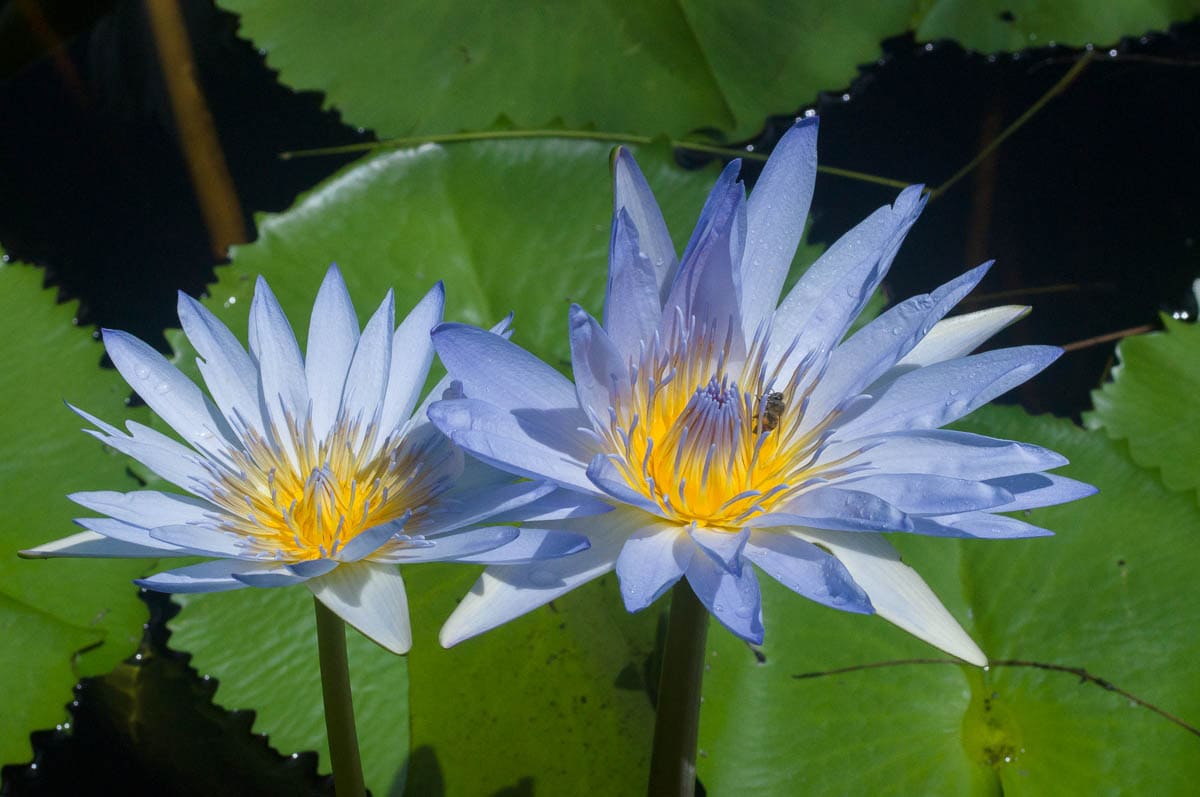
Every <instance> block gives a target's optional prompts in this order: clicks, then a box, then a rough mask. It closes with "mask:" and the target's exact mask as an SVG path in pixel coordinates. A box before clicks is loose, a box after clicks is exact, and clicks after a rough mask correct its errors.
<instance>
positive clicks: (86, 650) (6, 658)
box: [0, 262, 148, 763]
mask: <svg viewBox="0 0 1200 797" xmlns="http://www.w3.org/2000/svg"><path fill="white" fill-rule="evenodd" d="M42 277H43V275H42V272H41V270H40V269H35V268H33V267H31V266H26V265H20V264H16V263H11V262H5V263H4V264H3V265H0V339H2V340H4V341H5V355H4V368H3V369H0V392H3V395H4V396H5V397H6V399H7V400H6V405H5V409H4V413H3V415H2V416H0V430H2V433H3V439H4V446H5V448H4V456H3V457H0V491H2V492H3V495H4V496H5V506H4V520H3V523H0V628H2V629H3V634H4V646H3V650H2V651H0V680H2V681H3V683H4V684H5V687H6V688H5V698H4V710H3V714H4V723H3V729H4V730H3V733H0V762H9V763H15V762H19V761H27V760H29V758H30V756H31V755H32V750H31V748H30V746H29V733H30V731H33V730H36V729H39V728H47V727H54V726H55V725H57V724H60V723H62V722H64V721H65V720H66V719H67V712H66V708H65V707H66V704H67V703H68V702H70V700H71V687H72V686H73V685H74V683H75V682H76V681H77V680H78V679H79V678H80V677H81V676H83V675H94V674H97V673H102V672H105V671H107V670H108V669H110V668H111V667H112V666H113V665H115V664H116V663H117V662H119V661H120V660H121V659H123V658H125V657H127V656H129V655H131V654H132V653H133V652H134V650H135V649H136V648H137V645H138V642H139V640H140V639H141V637H142V624H143V623H145V621H146V618H147V613H146V608H145V606H144V605H143V604H142V603H141V602H140V601H139V600H138V599H137V587H135V586H133V584H132V583H130V582H131V580H132V579H134V578H136V577H138V576H141V575H144V573H145V571H146V569H147V567H148V564H147V563H146V562H145V561H111V560H62V559H59V560H53V561H35V562H31V561H23V560H20V559H18V558H17V557H16V552H17V551H19V550H21V549H23V548H32V547H33V546H35V545H39V544H41V543H44V542H49V541H50V540H53V539H56V538H58V537H64V536H67V535H68V534H71V533H73V532H74V531H78V530H79V529H78V528H77V527H75V526H74V524H73V523H72V518H74V517H77V516H79V515H81V514H86V513H84V512H81V511H80V509H79V507H77V506H75V505H74V504H72V503H71V502H70V501H68V500H67V498H66V495H67V493H71V492H75V491H77V490H102V489H125V490H131V489H135V488H136V487H137V483H136V482H135V480H134V479H133V478H131V477H130V476H129V475H128V473H127V472H126V463H125V460H124V458H123V457H121V456H120V455H117V454H116V453H114V452H112V451H109V450H106V449H105V448H104V447H103V446H102V445H101V444H100V443H98V442H97V441H96V440H94V439H93V438H91V437H89V436H87V435H85V434H83V433H82V432H81V431H80V428H81V427H82V426H84V425H85V424H84V423H83V422H82V421H81V420H80V419H79V418H78V416H76V415H75V414H73V413H72V412H71V411H70V410H69V409H68V408H67V407H66V406H65V405H64V403H63V402H64V401H70V402H72V403H75V404H77V405H79V406H81V407H86V408H87V409H88V410H89V411H91V412H93V413H95V414H97V415H99V416H101V417H104V418H108V419H112V420H115V419H120V418H123V417H128V416H130V415H133V416H135V417H138V418H140V419H142V420H144V413H142V412H133V413H131V411H130V410H129V408H128V407H126V406H125V398H126V397H127V396H128V395H129V389H128V388H127V387H126V386H125V383H124V382H123V381H122V380H121V378H120V377H119V376H118V375H117V373H116V372H115V371H109V370H102V369H101V368H100V358H101V356H102V355H103V350H102V349H101V347H100V345H99V343H97V342H96V341H95V340H93V338H92V336H91V335H90V334H89V330H86V329H80V328H79V327H77V326H75V325H74V323H73V317H74V314H75V307H74V305H58V304H55V301H54V292H53V291H52V290H44V289H42V287H41V282H42Z"/></svg>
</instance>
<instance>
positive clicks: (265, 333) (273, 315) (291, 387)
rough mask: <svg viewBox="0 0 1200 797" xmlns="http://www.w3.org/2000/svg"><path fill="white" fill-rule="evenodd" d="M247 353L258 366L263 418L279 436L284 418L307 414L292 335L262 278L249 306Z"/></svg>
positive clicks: (305, 389) (297, 350)
mask: <svg viewBox="0 0 1200 797" xmlns="http://www.w3.org/2000/svg"><path fill="white" fill-rule="evenodd" d="M250 352H251V353H252V354H253V355H254V360H255V362H257V363H258V369H259V376H260V384H259V389H260V390H261V391H262V395H261V396H259V398H260V400H261V402H262V405H263V406H264V407H265V408H266V413H265V416H266V417H267V418H270V420H271V423H272V425H273V426H274V427H275V429H276V431H277V432H279V433H281V434H283V433H285V432H286V430H287V428H288V423H287V420H288V417H291V418H293V419H300V418H304V417H305V416H306V415H307V414H308V385H307V382H306V377H305V375H304V359H303V358H302V357H301V356H300V346H299V345H297V343H296V336H295V334H294V333H293V332H292V327H291V325H290V324H288V320H287V317H286V316H285V315H284V314H283V308H281V307H280V306H279V301H278V300H277V299H276V298H275V294H274V293H272V292H271V288H270V286H269V285H267V281H266V280H264V279H263V278H262V277H259V278H258V282H257V283H255V286H254V299H253V301H251V303H250Z"/></svg>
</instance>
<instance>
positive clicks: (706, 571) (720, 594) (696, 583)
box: [687, 556, 763, 645]
mask: <svg viewBox="0 0 1200 797" xmlns="http://www.w3.org/2000/svg"><path fill="white" fill-rule="evenodd" d="M687 580H688V583H689V584H691V585H692V590H693V591H694V592H695V593H696V597H697V598H699V599H700V602H701V603H703V604H704V606H705V607H706V608H707V609H708V611H709V612H710V613H712V616H713V617H716V618H717V620H718V621H719V622H720V623H721V625H723V626H725V627H726V628H728V629H729V630H730V632H732V633H733V634H734V635H735V636H737V637H739V638H740V639H744V640H746V641H747V642H749V643H751V644H754V645H761V644H762V641H763V621H762V597H761V596H760V595H759V592H758V579H757V578H755V576H754V568H753V567H743V568H742V570H741V573H740V574H739V575H736V576H735V575H733V574H732V573H730V572H729V571H728V570H726V569H725V568H723V567H722V566H721V565H719V564H717V563H716V562H715V561H714V560H713V559H712V557H709V556H693V557H692V561H691V562H690V563H688V569H687Z"/></svg>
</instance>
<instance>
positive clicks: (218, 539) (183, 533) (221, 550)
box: [150, 525, 259, 559]
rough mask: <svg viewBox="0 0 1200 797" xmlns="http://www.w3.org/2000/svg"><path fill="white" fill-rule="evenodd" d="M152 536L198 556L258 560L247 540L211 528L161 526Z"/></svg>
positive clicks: (155, 529)
mask: <svg viewBox="0 0 1200 797" xmlns="http://www.w3.org/2000/svg"><path fill="white" fill-rule="evenodd" d="M150 536H151V537H152V538H154V539H156V540H159V541H161V542H166V543H170V544H171V545H177V546H179V547H180V548H186V549H187V550H189V551H191V552H192V553H193V554H195V555H196V556H221V557H231V558H233V559H257V558H259V557H258V556H257V554H255V553H253V552H251V550H250V546H249V545H248V544H247V542H246V539H245V538H244V537H242V536H240V535H237V534H233V533H231V532H228V531H221V530H219V529H215V528H212V527H211V526H183V525H180V526H159V527H158V528H153V529H150Z"/></svg>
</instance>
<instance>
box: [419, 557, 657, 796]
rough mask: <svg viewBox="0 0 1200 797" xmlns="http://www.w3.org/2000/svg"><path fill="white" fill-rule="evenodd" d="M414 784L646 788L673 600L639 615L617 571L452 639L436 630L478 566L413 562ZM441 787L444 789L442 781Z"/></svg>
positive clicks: (546, 789) (476, 790)
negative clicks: (416, 601)
mask: <svg viewBox="0 0 1200 797" xmlns="http://www.w3.org/2000/svg"><path fill="white" fill-rule="evenodd" d="M406 572H409V573H412V575H411V576H410V577H409V583H410V584H411V585H412V590H413V592H414V594H418V592H419V594H420V595H421V605H420V608H418V609H415V610H414V624H415V625H416V626H417V629H416V633H415V637H414V644H413V651H412V653H411V654H409V673H410V678H411V682H412V695H411V698H410V700H411V707H412V733H413V748H414V750H415V751H416V752H415V755H414V764H413V767H412V768H411V769H410V771H409V779H410V780H409V786H408V792H407V793H408V794H410V795H424V794H437V793H445V794H637V793H640V792H641V791H643V790H644V789H645V788H646V778H647V776H648V773H649V766H650V746H651V739H652V737H653V731H654V705H653V702H652V699H651V696H650V695H651V691H650V690H651V689H652V688H656V687H657V682H656V680H655V679H656V678H657V665H656V663H655V659H654V650H655V639H656V634H657V633H658V631H659V630H660V629H665V625H663V623H664V622H665V617H664V613H663V611H662V607H657V608H652V609H648V610H646V611H643V612H639V613H637V614H629V613H628V612H627V611H626V610H625V607H624V606H623V605H622V603H621V599H620V596H619V593H618V590H617V585H616V582H615V579H614V577H612V576H606V577H603V578H600V579H598V580H597V581H596V582H594V583H592V584H588V585H586V586H585V587H582V588H580V589H578V590H574V591H572V592H570V593H568V594H567V595H564V596H563V597H562V598H560V599H558V600H556V601H554V602H553V603H552V604H550V606H549V607H547V608H544V609H541V610H538V611H536V612H533V613H531V614H529V615H526V616H525V617H521V618H518V619H517V620H514V621H512V622H510V623H508V624H506V625H504V626H502V627H500V628H497V629H495V630H493V631H489V632H488V633H486V634H484V635H482V636H480V637H477V638H475V639H469V640H467V641H466V642H463V643H461V644H459V645H457V646H456V647H454V648H451V649H450V650H443V649H441V648H440V647H439V646H438V644H437V639H436V633H437V629H438V628H439V626H440V625H441V623H442V622H443V621H444V620H445V618H446V617H447V616H449V614H450V612H451V611H453V609H454V604H455V602H456V601H457V600H458V599H460V598H461V596H462V595H464V594H465V593H466V591H467V590H468V589H469V588H470V586H471V583H472V581H473V580H474V577H475V575H476V573H474V572H470V569H469V568H462V567H458V568H448V567H446V568H436V569H435V568H433V567H414V568H409V569H408V571H406ZM439 787H440V788H441V789H444V792H443V791H439Z"/></svg>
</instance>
